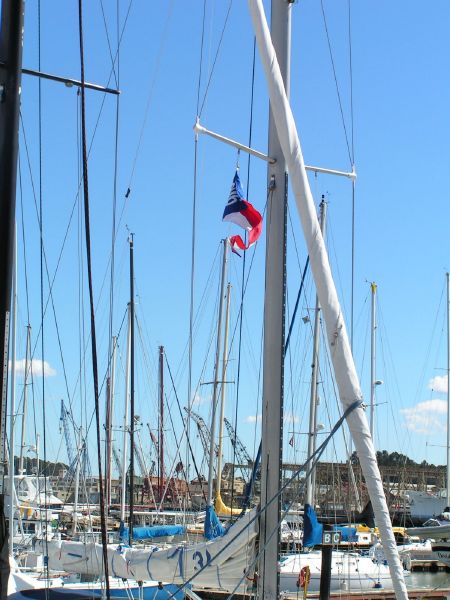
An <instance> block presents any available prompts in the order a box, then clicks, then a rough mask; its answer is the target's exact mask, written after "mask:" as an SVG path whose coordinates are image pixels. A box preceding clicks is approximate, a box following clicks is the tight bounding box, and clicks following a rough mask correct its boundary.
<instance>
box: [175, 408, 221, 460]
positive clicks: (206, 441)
mask: <svg viewBox="0 0 450 600" xmlns="http://www.w3.org/2000/svg"><path fill="white" fill-rule="evenodd" d="M184 410H185V411H186V412H187V413H188V414H190V416H191V418H192V420H193V421H194V423H195V424H196V425H197V429H198V434H199V436H200V441H201V443H202V446H203V452H204V453H205V457H206V460H207V461H208V458H209V446H210V443H211V432H210V430H209V427H208V426H207V425H206V423H205V421H204V419H203V417H201V416H200V415H198V414H197V413H195V412H193V411H192V410H191V411H188V409H187V408H186V407H185V408H184ZM214 453H215V456H217V455H218V454H219V447H218V446H217V444H214Z"/></svg>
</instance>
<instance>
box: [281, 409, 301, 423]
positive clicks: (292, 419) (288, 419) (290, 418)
mask: <svg viewBox="0 0 450 600" xmlns="http://www.w3.org/2000/svg"><path fill="white" fill-rule="evenodd" d="M298 420H299V419H298V417H297V415H293V414H292V413H289V412H288V413H284V416H283V421H284V423H285V424H287V423H298Z"/></svg>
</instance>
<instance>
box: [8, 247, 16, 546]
mask: <svg viewBox="0 0 450 600" xmlns="http://www.w3.org/2000/svg"><path fill="white" fill-rule="evenodd" d="M12 297H13V306H12V315H11V317H12V319H11V321H12V322H11V336H12V340H11V406H10V409H9V412H10V415H9V419H10V421H9V469H8V475H9V555H10V556H12V555H13V536H14V505H15V502H14V418H15V416H16V415H15V412H16V337H17V336H16V333H17V237H16V239H15V243H14V268H13V281H12Z"/></svg>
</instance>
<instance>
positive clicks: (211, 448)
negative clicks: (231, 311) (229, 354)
mask: <svg viewBox="0 0 450 600" xmlns="http://www.w3.org/2000/svg"><path fill="white" fill-rule="evenodd" d="M222 243H223V255H222V256H223V258H222V275H221V280H220V298H219V319H218V323H217V339H216V362H215V365H214V381H213V397H212V408H211V440H210V444H209V470H208V496H207V498H206V503H207V506H212V505H213V479H214V461H215V456H214V448H215V441H216V410H217V387H218V385H219V361H220V346H221V339H222V313H223V296H224V292H225V278H226V272H227V255H228V238H226V239H224V240H222Z"/></svg>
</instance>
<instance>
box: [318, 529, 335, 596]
mask: <svg viewBox="0 0 450 600" xmlns="http://www.w3.org/2000/svg"><path fill="white" fill-rule="evenodd" d="M327 529H331V528H330V527H329V526H328V527H327V526H324V528H323V530H324V531H326V530H327ZM332 560H333V546H332V545H329V546H328V545H327V546H325V545H322V561H321V565H320V592H319V600H329V598H330V589H331V563H332Z"/></svg>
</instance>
